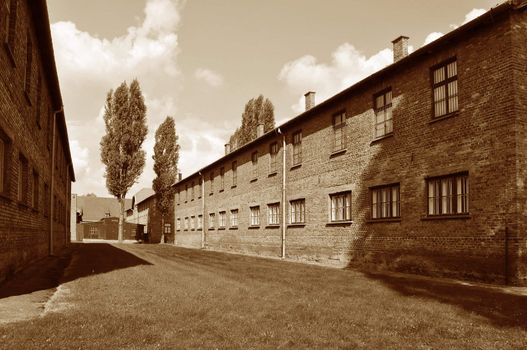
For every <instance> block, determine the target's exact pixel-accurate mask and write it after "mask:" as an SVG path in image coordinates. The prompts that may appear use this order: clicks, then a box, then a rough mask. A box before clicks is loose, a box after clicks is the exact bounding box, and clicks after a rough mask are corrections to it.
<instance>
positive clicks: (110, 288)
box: [0, 244, 527, 349]
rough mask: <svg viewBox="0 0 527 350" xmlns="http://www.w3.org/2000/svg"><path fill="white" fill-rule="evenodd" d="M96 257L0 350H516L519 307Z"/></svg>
mask: <svg viewBox="0 0 527 350" xmlns="http://www.w3.org/2000/svg"><path fill="white" fill-rule="evenodd" d="M102 246H103V245H100V246H96V245H92V244H84V245H77V246H76V247H74V249H73V258H72V261H71V264H70V266H69V268H68V269H67V270H66V275H65V281H67V283H66V284H65V286H66V287H67V289H68V290H69V293H66V294H65V295H63V296H62V297H60V298H58V303H62V304H63V305H64V307H65V309H64V308H63V309H62V310H61V311H58V312H49V313H46V314H45V315H44V316H43V317H40V318H37V319H33V320H29V321H21V322H16V323H11V324H7V325H3V326H2V325H0V348H6V349H18V348H21V349H22V348H24V349H29V348H39V349H41V348H44V349H45V348H50V349H51V348H53V349H78V348H82V349H100V348H119V349H157V348H167V349H168V348H206V349H216V348H217V349H226V348H228V349H262V348H264V349H265V348H268V349H278V348H280V349H307V348H311V349H320V348H330V349H337V348H368V349H371V348H401V349H405V348H412V349H431V348H434V349H435V348H466V349H495V348H500V349H501V348H518V349H524V348H525V346H526V341H527V297H525V296H518V295H510V294H504V293H502V292H500V291H497V290H492V289H486V288H481V287H473V286H463V285H453V284H446V283H442V282H433V281H428V280H422V279H408V278H401V277H382V276H375V275H365V274H362V273H359V272H356V271H351V270H337V269H329V268H323V267H318V266H311V265H303V264H296V263H290V262H283V261H277V260H267V259H258V258H254V257H247V256H238V255H228V254H222V253H216V252H207V251H198V250H188V249H182V248H175V247H171V246H160V245H116V246H115V247H118V248H120V249H117V248H114V247H111V246H109V245H104V247H105V248H104V249H103V248H102ZM108 247H110V248H108ZM104 250H106V251H105V252H104V253H101V251H104ZM1 303H2V299H0V305H1ZM59 310H60V308H59Z"/></svg>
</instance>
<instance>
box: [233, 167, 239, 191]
mask: <svg viewBox="0 0 527 350" xmlns="http://www.w3.org/2000/svg"><path fill="white" fill-rule="evenodd" d="M237 184H238V162H237V161H234V162H232V186H233V187H234V186H236V185H237Z"/></svg>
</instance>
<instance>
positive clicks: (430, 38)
mask: <svg viewBox="0 0 527 350" xmlns="http://www.w3.org/2000/svg"><path fill="white" fill-rule="evenodd" d="M443 35H445V34H443V33H441V32H432V33H430V34H428V35H427V36H426V38H425V42H424V43H423V46H425V45H428V44H430V43H431V42H432V41H434V40H437V39H439V38H440V37H442V36H443Z"/></svg>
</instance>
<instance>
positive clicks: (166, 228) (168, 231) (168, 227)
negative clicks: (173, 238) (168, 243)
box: [165, 224, 171, 234]
mask: <svg viewBox="0 0 527 350" xmlns="http://www.w3.org/2000/svg"><path fill="white" fill-rule="evenodd" d="M170 231H171V230H170V224H165V234H166V233H170Z"/></svg>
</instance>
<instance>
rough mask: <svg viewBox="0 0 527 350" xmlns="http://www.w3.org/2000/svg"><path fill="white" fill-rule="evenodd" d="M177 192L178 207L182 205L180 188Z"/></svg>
mask: <svg viewBox="0 0 527 350" xmlns="http://www.w3.org/2000/svg"><path fill="white" fill-rule="evenodd" d="M176 191H177V205H179V203H181V192H180V191H179V188H178V189H177V190H176Z"/></svg>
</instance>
